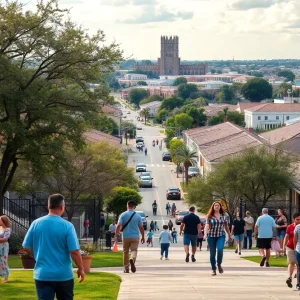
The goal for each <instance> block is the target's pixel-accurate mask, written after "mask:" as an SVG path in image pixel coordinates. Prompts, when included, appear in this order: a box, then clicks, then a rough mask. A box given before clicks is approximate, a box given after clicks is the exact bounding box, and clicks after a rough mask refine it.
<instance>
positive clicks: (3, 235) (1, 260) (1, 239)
mask: <svg viewBox="0 0 300 300" xmlns="http://www.w3.org/2000/svg"><path fill="white" fill-rule="evenodd" d="M10 235H11V222H10V220H9V219H8V217H7V216H1V217H0V277H4V281H3V283H7V282H8V276H9V268H8V263H7V260H8V250H9V245H8V239H9V237H10Z"/></svg>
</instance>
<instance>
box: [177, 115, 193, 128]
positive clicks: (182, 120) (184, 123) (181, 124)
mask: <svg viewBox="0 0 300 300" xmlns="http://www.w3.org/2000/svg"><path fill="white" fill-rule="evenodd" d="M174 120H175V126H176V127H178V128H180V130H187V129H190V128H192V126H193V121H194V120H193V118H192V117H190V116H189V115H187V114H185V113H181V114H178V115H175V116H174Z"/></svg>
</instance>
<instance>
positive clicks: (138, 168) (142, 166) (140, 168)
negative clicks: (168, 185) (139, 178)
mask: <svg viewBox="0 0 300 300" xmlns="http://www.w3.org/2000/svg"><path fill="white" fill-rule="evenodd" d="M146 168H147V167H146V165H145V164H144V163H139V164H137V165H136V167H135V171H136V172H146Z"/></svg>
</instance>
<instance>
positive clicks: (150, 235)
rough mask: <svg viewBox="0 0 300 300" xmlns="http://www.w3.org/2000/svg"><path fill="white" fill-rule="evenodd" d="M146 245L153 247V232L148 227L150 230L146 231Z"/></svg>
mask: <svg viewBox="0 0 300 300" xmlns="http://www.w3.org/2000/svg"><path fill="white" fill-rule="evenodd" d="M147 237H148V239H147V247H148V246H149V245H150V244H151V247H153V232H152V230H151V229H150V231H149V232H148V233H147Z"/></svg>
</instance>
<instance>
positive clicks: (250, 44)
mask: <svg viewBox="0 0 300 300" xmlns="http://www.w3.org/2000/svg"><path fill="white" fill-rule="evenodd" d="M24 2H25V1H24ZM58 2H59V4H60V7H62V8H71V11H70V14H71V19H72V20H73V21H76V22H77V23H78V24H81V25H83V26H84V27H85V28H87V29H88V30H89V32H90V33H94V32H95V31H96V30H98V29H101V30H103V31H104V33H105V35H106V39H107V42H111V41H112V40H115V41H117V42H118V43H119V44H120V47H121V48H122V49H123V51H124V56H125V58H134V59H152V60H155V59H157V58H158V57H159V56H160V36H161V35H168V36H170V35H177V36H179V55H180V57H181V59H182V60H221V59H223V60H228V59H229V60H230V59H233V57H234V58H235V59H236V60H241V59H249V60H250V59H281V58H298V59H300V0H59V1H58ZM26 3H27V6H26V8H28V9H32V8H33V7H34V6H35V4H36V0H26Z"/></svg>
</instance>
